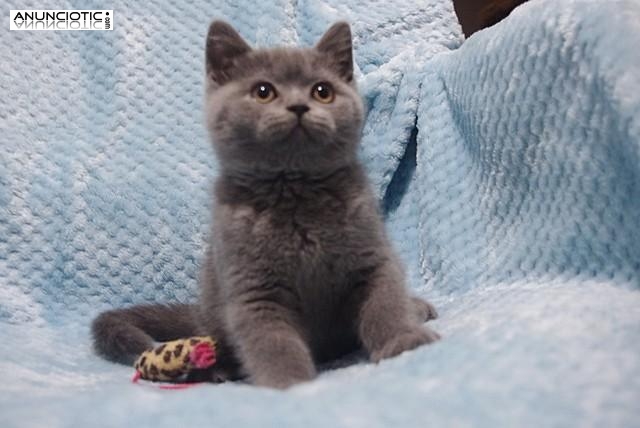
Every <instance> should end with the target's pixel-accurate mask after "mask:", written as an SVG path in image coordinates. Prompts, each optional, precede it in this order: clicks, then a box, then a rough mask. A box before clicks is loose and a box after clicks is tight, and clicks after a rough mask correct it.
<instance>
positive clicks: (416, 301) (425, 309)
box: [411, 297, 438, 324]
mask: <svg viewBox="0 0 640 428" xmlns="http://www.w3.org/2000/svg"><path fill="white" fill-rule="evenodd" d="M411 308H412V310H413V313H414V314H415V316H416V317H417V319H418V322H419V323H421V324H422V323H424V322H427V321H429V320H434V319H436V318H438V311H436V307H435V306H433V305H432V304H431V303H430V302H428V301H426V300H424V299H421V298H420V297H412V298H411Z"/></svg>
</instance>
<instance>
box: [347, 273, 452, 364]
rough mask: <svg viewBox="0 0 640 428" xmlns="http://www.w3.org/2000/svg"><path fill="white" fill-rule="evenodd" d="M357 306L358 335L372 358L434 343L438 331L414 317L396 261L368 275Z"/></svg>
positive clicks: (387, 356)
mask: <svg viewBox="0 0 640 428" xmlns="http://www.w3.org/2000/svg"><path fill="white" fill-rule="evenodd" d="M365 287H366V289H365V290H364V292H363V293H362V294H361V297H360V302H359V309H358V334H359V336H360V340H361V342H362V344H363V345H364V347H365V349H366V350H367V351H368V352H369V355H370V358H371V360H372V361H374V362H378V361H380V360H382V359H385V358H390V357H393V356H396V355H398V354H401V353H402V352H404V351H408V350H410V349H414V348H417V347H418V346H420V345H424V344H427V343H431V342H434V341H436V340H438V339H439V338H440V336H439V335H438V333H436V332H435V331H433V330H431V329H430V328H428V327H426V326H422V325H421V322H418V321H417V320H416V319H415V315H414V314H413V313H412V309H413V308H412V306H411V304H412V301H411V300H410V299H409V298H408V296H407V295H406V292H405V290H404V288H403V276H402V273H401V271H400V269H399V268H398V266H396V265H395V264H394V263H393V262H391V261H389V262H387V263H385V264H383V265H382V266H380V267H379V268H378V269H377V270H376V271H375V272H374V273H373V274H372V276H371V277H370V278H369V280H368V283H367V285H366V286H365Z"/></svg>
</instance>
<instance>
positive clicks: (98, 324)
mask: <svg viewBox="0 0 640 428" xmlns="http://www.w3.org/2000/svg"><path fill="white" fill-rule="evenodd" d="M195 313H196V306H195V305H187V304H171V305H161V304H157V305H139V306H132V307H129V308H125V309H114V310H110V311H106V312H103V313H102V314H100V315H98V317H97V318H96V319H95V320H93V324H92V325H91V332H92V334H93V345H94V348H95V350H96V352H97V353H98V354H100V355H101V356H103V357H104V358H106V359H108V360H110V361H114V362H118V363H123V364H133V362H134V361H135V359H136V358H137V357H138V356H139V355H140V354H141V353H142V352H143V351H145V350H147V349H151V348H153V346H154V341H158V342H164V341H169V340H174V339H179V338H182V337H189V336H193V335H195V334H197V324H196V322H195Z"/></svg>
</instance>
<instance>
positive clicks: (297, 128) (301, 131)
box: [287, 121, 313, 140]
mask: <svg viewBox="0 0 640 428" xmlns="http://www.w3.org/2000/svg"><path fill="white" fill-rule="evenodd" d="M295 137H306V138H308V139H310V140H313V137H312V136H311V133H309V131H308V130H307V128H305V126H304V125H303V124H302V122H301V121H298V123H296V124H295V125H294V126H293V128H291V131H290V132H289V135H288V136H287V138H295Z"/></svg>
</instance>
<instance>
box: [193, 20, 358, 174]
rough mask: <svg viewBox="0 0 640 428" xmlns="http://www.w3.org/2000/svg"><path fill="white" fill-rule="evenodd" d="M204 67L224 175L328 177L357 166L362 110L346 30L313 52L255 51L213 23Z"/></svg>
mask: <svg viewBox="0 0 640 428" xmlns="http://www.w3.org/2000/svg"><path fill="white" fill-rule="evenodd" d="M206 67H207V68H206V69H207V93H206V97H207V99H206V103H207V125H208V128H209V131H210V132H211V134H212V137H213V143H214V147H215V149H216V153H217V155H218V158H219V160H220V164H221V166H222V168H223V169H226V170H229V171H239V172H247V173H259V172H267V173H270V172H278V171H299V172H325V171H331V170H334V169H336V168H339V167H341V166H343V165H346V164H348V163H350V162H353V161H354V160H355V158H356V151H357V145H358V142H359V139H360V132H361V128H362V121H363V106H362V100H361V99H360V96H359V95H358V93H357V90H356V86H355V82H354V79H353V59H352V49H351V31H350V29H349V25H348V24H346V23H337V24H335V25H333V26H332V27H331V28H330V29H329V30H328V31H327V32H326V33H325V35H324V36H323V37H322V38H321V39H320V41H319V42H318V43H317V44H316V46H314V47H312V48H279V49H252V48H251V47H250V46H249V45H248V44H247V43H246V42H245V41H244V40H243V39H242V38H241V37H240V35H239V34H238V33H237V32H236V31H235V30H234V29H233V28H232V27H231V26H229V25H228V24H226V23H224V22H220V21H215V22H213V23H212V24H211V27H210V28H209V34H208V36H207V43H206Z"/></svg>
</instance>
